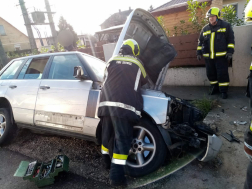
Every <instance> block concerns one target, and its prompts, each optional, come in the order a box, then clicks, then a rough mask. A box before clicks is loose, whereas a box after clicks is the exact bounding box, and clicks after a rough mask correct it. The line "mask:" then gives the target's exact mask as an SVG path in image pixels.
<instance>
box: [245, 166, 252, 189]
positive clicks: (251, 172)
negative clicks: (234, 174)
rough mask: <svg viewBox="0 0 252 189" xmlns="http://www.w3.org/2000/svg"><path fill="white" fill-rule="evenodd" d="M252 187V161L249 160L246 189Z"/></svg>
mask: <svg viewBox="0 0 252 189" xmlns="http://www.w3.org/2000/svg"><path fill="white" fill-rule="evenodd" d="M251 188H252V163H251V162H249V166H248V169H247V175H246V180H245V184H244V189H251Z"/></svg>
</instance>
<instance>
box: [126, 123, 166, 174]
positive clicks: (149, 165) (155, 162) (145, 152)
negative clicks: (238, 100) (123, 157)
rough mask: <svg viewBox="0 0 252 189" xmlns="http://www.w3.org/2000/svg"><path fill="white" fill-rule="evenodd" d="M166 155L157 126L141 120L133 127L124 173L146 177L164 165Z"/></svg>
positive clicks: (164, 145)
mask: <svg viewBox="0 0 252 189" xmlns="http://www.w3.org/2000/svg"><path fill="white" fill-rule="evenodd" d="M166 155H167V147H166V144H165V142H164V140H163V138H162V135H161V133H160V131H159V130H158V128H157V126H156V125H155V124H153V123H152V122H151V121H150V120H148V119H141V121H140V122H139V123H138V124H137V125H135V126H134V127H133V141H132V143H131V149H130V153H129V157H128V160H127V166H126V173H127V174H128V175H129V176H132V177H139V176H144V175H147V174H149V173H151V172H153V171H155V170H156V169H158V168H159V167H160V166H161V165H162V164H163V163H164V161H165V158H166Z"/></svg>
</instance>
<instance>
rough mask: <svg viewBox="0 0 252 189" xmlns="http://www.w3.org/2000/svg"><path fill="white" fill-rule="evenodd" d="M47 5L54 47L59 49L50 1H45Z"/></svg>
mask: <svg viewBox="0 0 252 189" xmlns="http://www.w3.org/2000/svg"><path fill="white" fill-rule="evenodd" d="M45 5H46V11H47V12H48V13H47V15H48V20H49V23H50V28H51V32H52V37H53V43H54V47H55V48H56V49H57V33H56V30H55V25H54V22H53V17H52V11H51V7H50V4H49V2H48V0H45Z"/></svg>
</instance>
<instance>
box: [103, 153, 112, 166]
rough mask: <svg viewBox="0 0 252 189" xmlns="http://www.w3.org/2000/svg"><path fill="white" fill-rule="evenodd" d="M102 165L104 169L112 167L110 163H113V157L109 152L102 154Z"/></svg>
mask: <svg viewBox="0 0 252 189" xmlns="http://www.w3.org/2000/svg"><path fill="white" fill-rule="evenodd" d="M102 160H103V161H102V167H103V168H104V169H110V165H111V159H110V157H109V155H108V154H103V155H102Z"/></svg>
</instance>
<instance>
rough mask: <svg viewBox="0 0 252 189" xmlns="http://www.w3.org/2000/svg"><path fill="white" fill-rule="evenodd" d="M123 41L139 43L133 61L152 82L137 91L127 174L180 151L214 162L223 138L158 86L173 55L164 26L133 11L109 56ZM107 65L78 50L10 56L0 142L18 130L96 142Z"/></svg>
mask: <svg viewBox="0 0 252 189" xmlns="http://www.w3.org/2000/svg"><path fill="white" fill-rule="evenodd" d="M129 38H132V39H135V40H136V41H137V42H138V44H139V46H140V49H141V54H140V56H139V58H140V59H141V60H142V62H143V63H144V66H145V69H146V72H147V73H148V75H149V78H150V81H149V83H148V84H147V85H145V86H144V87H143V89H142V96H143V99H144V109H143V112H142V117H141V120H140V122H139V123H138V124H137V125H135V126H134V139H133V141H132V147H131V150H130V152H129V158H128V160H127V170H126V171H127V174H128V175H130V176H134V177H136V176H143V175H146V174H149V173H151V172H153V171H155V170H156V169H158V168H159V167H160V166H161V165H162V164H163V163H164V161H165V160H166V157H167V156H169V157H172V156H173V155H175V154H176V153H177V151H178V150H187V151H190V150H194V149H201V150H202V151H204V152H203V153H202V155H201V157H199V160H200V161H209V160H211V159H213V158H214V157H215V156H216V155H217V153H218V151H219V149H220V148H221V145H222V142H221V140H220V139H219V138H218V137H217V136H216V135H215V132H214V131H213V130H211V129H210V128H209V127H208V126H207V125H205V124H204V123H203V122H202V120H203V114H202V112H201V111H200V110H198V109H197V108H196V107H194V106H192V105H191V104H189V103H188V102H187V101H184V100H182V99H179V98H176V97H173V96H171V95H169V94H166V93H164V92H162V90H161V89H162V85H163V82H164V79H165V76H166V73H167V69H168V67H169V63H170V62H171V61H172V60H173V59H174V58H175V56H176V51H175V49H174V47H173V46H172V45H171V44H170V43H169V40H168V38H167V36H166V34H165V32H164V31H163V29H162V27H161V26H160V25H159V23H158V22H157V21H156V19H155V18H154V17H153V16H152V15H151V14H150V13H148V12H147V11H144V10H142V9H136V10H134V11H132V13H131V14H130V15H129V17H128V19H127V21H126V23H125V25H124V27H123V30H122V32H121V35H120V37H119V40H118V42H117V44H116V47H115V50H114V53H113V55H117V54H118V53H119V49H120V47H121V44H122V42H123V41H124V40H125V39H129ZM105 66H106V65H105V62H103V61H101V60H99V59H97V58H94V57H92V56H89V55H87V54H83V53H81V52H62V53H50V54H42V55H35V56H29V57H23V58H18V59H14V60H12V61H11V62H10V63H9V64H8V65H6V66H5V67H4V68H3V69H2V70H1V72H0V144H5V143H7V142H10V141H11V139H12V138H13V136H14V134H15V132H16V130H17V127H22V128H28V129H32V130H39V131H43V132H50V133H54V134H59V135H65V136H71V137H76V138H81V139H84V140H90V141H94V142H96V143H97V144H99V143H100V141H101V125H100V124H99V118H98V117H97V109H98V105H99V97H100V90H101V87H102V82H103V78H104V70H105ZM83 150H85V149H83Z"/></svg>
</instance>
